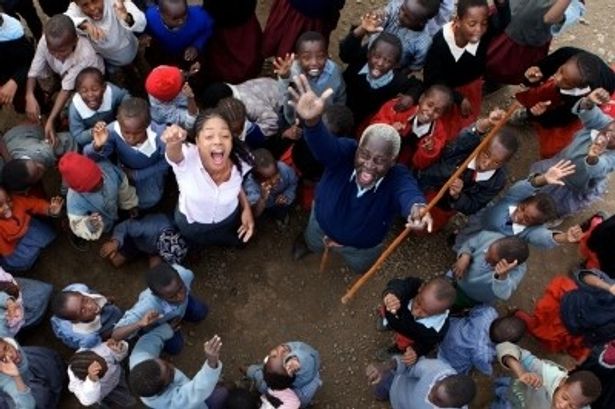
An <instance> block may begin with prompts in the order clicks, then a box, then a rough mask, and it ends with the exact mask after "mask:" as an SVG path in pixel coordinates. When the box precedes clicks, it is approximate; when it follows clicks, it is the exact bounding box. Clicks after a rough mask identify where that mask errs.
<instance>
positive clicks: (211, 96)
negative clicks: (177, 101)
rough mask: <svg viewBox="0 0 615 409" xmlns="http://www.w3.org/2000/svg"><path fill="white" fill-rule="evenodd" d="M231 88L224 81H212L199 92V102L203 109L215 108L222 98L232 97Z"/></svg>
mask: <svg viewBox="0 0 615 409" xmlns="http://www.w3.org/2000/svg"><path fill="white" fill-rule="evenodd" d="M232 96H233V89H232V88H231V87H230V86H228V84H225V83H224V82H214V83H213V84H211V85H209V86H208V87H207V88H205V90H204V91H203V92H202V93H201V98H200V101H199V104H200V105H201V108H203V109H210V108H215V107H216V106H218V102H220V100H222V99H224V98H228V97H232Z"/></svg>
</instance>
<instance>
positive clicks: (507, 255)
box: [491, 236, 530, 265]
mask: <svg viewBox="0 0 615 409" xmlns="http://www.w3.org/2000/svg"><path fill="white" fill-rule="evenodd" d="M491 245H492V246H495V250H496V253H497V254H498V257H499V259H500V260H502V259H505V260H506V261H508V262H509V263H512V262H513V261H515V260H517V264H518V265H521V264H523V263H525V262H526V261H527V258H528V257H529V256H530V247H529V246H528V245H527V243H526V242H525V240H523V239H521V238H519V237H517V236H508V237H502V238H501V239H498V240H496V241H494V242H493V243H491Z"/></svg>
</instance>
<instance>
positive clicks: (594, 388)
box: [565, 371, 602, 403]
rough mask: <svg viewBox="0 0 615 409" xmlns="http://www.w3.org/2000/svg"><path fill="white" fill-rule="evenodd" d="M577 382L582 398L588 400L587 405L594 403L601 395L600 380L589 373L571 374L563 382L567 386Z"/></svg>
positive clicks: (578, 372) (577, 372)
mask: <svg viewBox="0 0 615 409" xmlns="http://www.w3.org/2000/svg"><path fill="white" fill-rule="evenodd" d="M577 382H578V383H579V385H580V386H581V392H582V393H583V396H584V397H585V398H587V400H588V402H587V403H591V402H593V401H595V400H596V399H598V398H599V397H600V394H602V385H601V384H600V380H599V379H598V377H596V375H594V374H593V373H592V372H590V371H576V372H572V373H571V374H570V375H569V376H568V378H566V381H565V383H567V384H573V383H577Z"/></svg>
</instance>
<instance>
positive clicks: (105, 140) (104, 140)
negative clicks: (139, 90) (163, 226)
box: [83, 98, 169, 209]
mask: <svg viewBox="0 0 615 409" xmlns="http://www.w3.org/2000/svg"><path fill="white" fill-rule="evenodd" d="M163 130H164V126H161V125H156V124H154V123H151V119H150V113H149V107H148V105H147V102H146V101H145V100H143V99H141V98H129V99H127V100H126V101H124V102H122V104H121V105H120V107H119V109H118V115H117V121H115V122H113V123H111V124H109V125H108V126H107V124H105V123H103V122H99V123H97V124H96V125H95V126H94V129H93V131H92V136H93V138H94V140H93V141H92V142H91V143H89V144H88V145H87V146H86V147H85V148H84V149H83V151H84V153H85V154H86V155H88V156H90V157H91V158H93V159H103V158H108V157H109V156H110V155H111V154H112V153H114V152H115V153H116V155H117V159H118V162H119V164H120V167H121V168H123V170H124V172H125V173H126V176H128V180H129V181H130V182H131V184H132V185H134V186H135V189H136V190H137V197H138V198H139V208H141V209H149V208H151V207H152V206H154V205H156V204H157V203H158V202H159V201H160V199H161V198H162V194H163V192H164V179H165V176H166V174H167V172H168V170H169V165H168V164H167V161H166V159H165V157H164V152H165V145H164V143H163V142H162V140H161V139H160V136H161V135H162V131H163Z"/></svg>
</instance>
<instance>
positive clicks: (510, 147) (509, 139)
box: [494, 126, 519, 159]
mask: <svg viewBox="0 0 615 409" xmlns="http://www.w3.org/2000/svg"><path fill="white" fill-rule="evenodd" d="M494 140H496V141H498V143H499V144H500V145H502V147H503V148H504V149H506V151H508V153H509V155H508V159H510V158H512V157H513V155H514V154H515V153H517V150H518V149H519V140H518V139H517V131H515V130H514V128H512V127H510V126H503V127H502V128H500V131H499V132H498V133H497V135H496V136H495V138H494Z"/></svg>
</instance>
